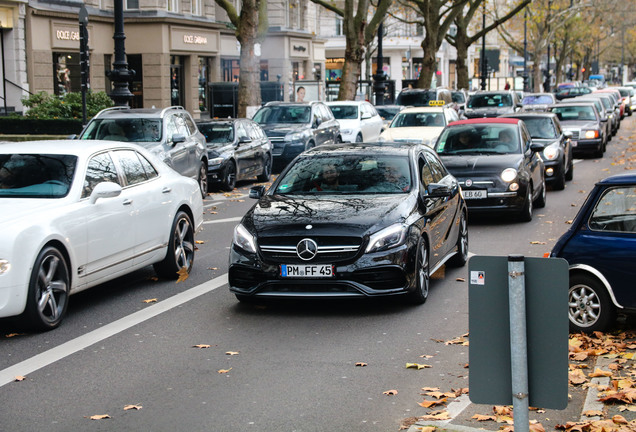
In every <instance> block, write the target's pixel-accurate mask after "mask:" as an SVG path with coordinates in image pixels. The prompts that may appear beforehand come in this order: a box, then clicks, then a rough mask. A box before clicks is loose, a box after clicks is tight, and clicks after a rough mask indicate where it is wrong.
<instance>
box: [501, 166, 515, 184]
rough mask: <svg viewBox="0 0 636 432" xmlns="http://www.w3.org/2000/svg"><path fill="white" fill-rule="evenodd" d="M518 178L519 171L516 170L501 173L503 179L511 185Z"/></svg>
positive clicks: (510, 169)
mask: <svg viewBox="0 0 636 432" xmlns="http://www.w3.org/2000/svg"><path fill="white" fill-rule="evenodd" d="M516 178H517V170H516V169H514V168H506V169H505V170H503V171H502V173H501V179H502V180H503V181H505V182H506V183H510V182H511V181H513V180H514V179H516Z"/></svg>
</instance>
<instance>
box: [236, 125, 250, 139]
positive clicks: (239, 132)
mask: <svg viewBox="0 0 636 432" xmlns="http://www.w3.org/2000/svg"><path fill="white" fill-rule="evenodd" d="M236 136H237V137H238V139H239V140H240V139H241V138H248V139H249V137H250V136H249V135H248V134H247V131H246V130H245V126H244V125H243V123H239V124H237V125H236Z"/></svg>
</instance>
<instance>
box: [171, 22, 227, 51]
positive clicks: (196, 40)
mask: <svg viewBox="0 0 636 432" xmlns="http://www.w3.org/2000/svg"><path fill="white" fill-rule="evenodd" d="M219 39H220V37H219V32H217V31H211V30H204V29H196V28H185V27H170V49H171V50H172V51H196V52H206V53H216V52H218V51H219Z"/></svg>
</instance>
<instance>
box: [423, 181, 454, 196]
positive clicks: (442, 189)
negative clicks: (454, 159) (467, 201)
mask: <svg viewBox="0 0 636 432" xmlns="http://www.w3.org/2000/svg"><path fill="white" fill-rule="evenodd" d="M449 196H451V190H450V188H449V187H448V186H446V185H443V184H439V183H429V185H428V186H427V187H426V195H424V198H447V197H449Z"/></svg>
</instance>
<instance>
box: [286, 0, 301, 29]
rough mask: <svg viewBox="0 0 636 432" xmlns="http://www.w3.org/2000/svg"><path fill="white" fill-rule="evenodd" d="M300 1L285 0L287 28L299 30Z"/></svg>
mask: <svg viewBox="0 0 636 432" xmlns="http://www.w3.org/2000/svg"><path fill="white" fill-rule="evenodd" d="M300 9H301V7H300V0H287V27H288V28H292V29H297V28H300V24H301V23H300Z"/></svg>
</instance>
